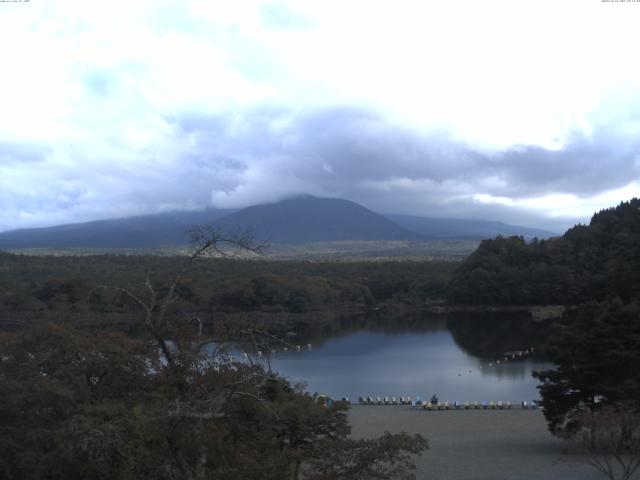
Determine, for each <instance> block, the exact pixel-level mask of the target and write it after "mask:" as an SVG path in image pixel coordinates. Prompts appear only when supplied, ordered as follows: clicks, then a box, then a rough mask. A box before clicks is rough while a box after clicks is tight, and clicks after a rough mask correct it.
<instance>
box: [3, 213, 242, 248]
mask: <svg viewBox="0 0 640 480" xmlns="http://www.w3.org/2000/svg"><path fill="white" fill-rule="evenodd" d="M229 212H230V210H221V209H214V208H210V209H207V210H204V211H194V212H171V213H161V214H156V215H143V216H137V217H128V218H119V219H111V220H97V221H93V222H84V223H74V224H68V225H58V226H55V227H47V228H28V229H21V230H12V231H9V232H4V233H0V249H17V248H68V247H85V248H86V247H97V248H109V247H111V248H153V247H160V246H166V245H184V244H186V243H188V241H189V238H188V236H187V234H186V233H185V230H186V229H188V228H189V227H191V226H193V225H200V224H210V223H212V222H215V221H216V220H217V219H219V218H220V217H222V216H224V215H227V214H228V213H229Z"/></svg>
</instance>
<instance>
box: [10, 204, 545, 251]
mask: <svg viewBox="0 0 640 480" xmlns="http://www.w3.org/2000/svg"><path fill="white" fill-rule="evenodd" d="M211 224H213V225H214V226H217V227H221V228H224V229H226V230H229V231H234V230H238V229H241V230H249V231H251V232H252V234H253V235H254V237H255V238H256V240H258V241H262V242H267V243H271V244H289V245H292V244H308V243H321V242H340V241H364V242H375V241H392V240H394V241H407V240H408V241H421V240H429V239H473V240H477V239H482V238H487V237H493V236H496V235H523V236H525V237H527V238H530V237H534V236H536V237H539V238H546V237H548V236H550V235H553V234H552V233H551V232H546V231H543V230H533V229H529V228H525V227H516V226H513V225H506V224H503V223H499V222H488V221H481V220H453V219H435V218H423V217H412V216H406V215H390V216H387V217H385V216H383V215H380V214H378V213H375V212H372V211H371V210H369V209H367V208H365V207H363V206H362V205H358V204H357V203H354V202H351V201H349V200H343V199H339V198H318V197H312V196H309V195H303V196H297V197H292V198H288V199H285V200H282V201H279V202H276V203H270V204H264V205H256V206H252V207H248V208H244V209H242V210H238V211H232V210H220V209H214V208H210V209H207V210H204V211H195V212H184V211H182V212H170V213H162V214H156V215H144V216H137V217H129V218H119V219H111V220H99V221H93V222H85V223H76V224H69V225H59V226H55V227H47V228H31V229H23V230H14V231H10V232H4V233H0V249H21V248H23V249H26V248H158V247H167V246H178V245H185V244H187V243H188V241H189V239H188V236H187V235H186V234H185V230H186V229H188V228H189V227H191V226H192V225H211Z"/></svg>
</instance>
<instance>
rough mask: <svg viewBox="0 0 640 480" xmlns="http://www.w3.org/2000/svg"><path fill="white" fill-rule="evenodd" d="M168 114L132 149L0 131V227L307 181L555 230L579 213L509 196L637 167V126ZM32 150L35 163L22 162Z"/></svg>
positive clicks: (621, 180) (254, 197)
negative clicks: (58, 145)
mask: <svg viewBox="0 0 640 480" xmlns="http://www.w3.org/2000/svg"><path fill="white" fill-rule="evenodd" d="M164 120H165V122H166V124H167V125H168V127H169V129H168V132H170V133H168V134H167V137H166V138H164V140H163V143H162V144H161V145H160V146H158V147H154V148H153V149H149V150H148V151H145V152H143V154H142V155H140V156H136V157H135V158H133V157H132V158H129V159H127V158H119V157H116V156H114V157H108V158H107V157H104V158H98V159H93V158H87V157H86V155H84V153H83V152H82V151H70V150H68V151H55V150H50V149H49V148H48V147H46V146H43V145H39V144H17V143H0V162H1V163H0V164H2V165H4V166H11V165H13V166H14V167H15V168H13V169H9V170H5V172H6V175H5V177H4V178H0V185H2V186H3V190H4V192H3V193H0V199H1V200H2V204H3V206H4V208H5V212H6V217H5V220H4V221H5V222H6V223H3V224H0V229H6V228H12V227H17V226H29V225H44V224H56V223H64V222H68V221H83V220H90V219H94V218H108V217H117V216H126V215H131V214H141V213H151V212H157V211H162V210H171V209H184V208H187V209H193V208H204V207H205V206H207V205H211V204H214V205H215V206H219V207H235V208H238V207H244V206H248V205H251V204H257V203H263V202H270V201H277V200H279V199H281V198H283V197H286V196H290V195H294V194H300V193H307V194H312V195H318V196H332V197H343V198H348V199H351V200H354V201H356V202H360V203H362V204H363V205H365V206H367V207H369V208H371V209H373V210H376V211H379V212H383V213H406V214H413V215H423V216H439V217H446V216H451V217H457V218H482V219H489V220H502V221H505V222H510V223H517V224H524V225H533V226H542V227H547V228H550V229H553V230H556V231H559V230H561V229H562V228H563V227H566V226H568V225H570V224H571V223H572V222H573V221H574V220H576V219H563V220H558V221H553V219H550V218H549V216H548V215H546V213H547V212H545V211H544V207H540V205H536V206H535V207H534V206H527V203H526V202H524V203H523V202H519V200H521V199H531V198H538V197H542V196H544V195H547V194H558V193H561V194H567V193H571V194H575V195H577V196H579V197H581V198H585V199H589V198H591V197H594V196H596V195H598V194H600V193H602V192H603V191H606V190H609V189H615V188H620V187H622V186H624V185H627V184H629V183H630V182H632V181H634V180H638V179H640V138H638V137H636V136H633V135H623V134H620V133H618V132H617V131H616V130H615V129H614V128H609V127H608V126H607V125H602V126H601V128H599V129H595V130H594V131H593V132H592V133H591V134H590V135H586V134H577V133H576V134H574V135H573V136H572V137H571V138H570V139H569V140H568V141H567V142H566V144H565V145H564V146H563V147H562V148H560V149H557V150H550V149H545V148H542V147H537V146H536V147H533V146H519V147H514V148H511V149H509V150H506V151H502V152H493V153H487V152H486V151H481V150H478V149H474V148H471V147H470V146H469V145H465V144H463V143H461V142H457V141H455V140H453V139H452V138H451V137H450V136H449V135H447V134H446V133H437V132H436V133H430V134H424V133H422V132H419V131H417V130H412V129H410V128H406V127H403V126H400V125H398V124H394V123H392V122H390V121H389V120H388V119H387V118H386V117H384V116H383V115H379V114H378V113H376V112H374V111H371V110H365V109H357V108H331V109H325V110H315V111H306V112H293V111H291V110H289V109H286V108H260V109H254V110H251V111H246V112H237V113H226V114H217V115H205V114H202V113H183V114H180V115H174V116H171V117H166V118H165V119H164ZM58 159H62V160H58ZM34 161H38V162H40V164H41V165H40V167H39V168H33V167H29V166H28V165H29V163H32V162H34ZM69 165H73V168H70V167H69ZM52 179H53V180H52ZM7 192H8V193H7ZM580 220H585V219H580Z"/></svg>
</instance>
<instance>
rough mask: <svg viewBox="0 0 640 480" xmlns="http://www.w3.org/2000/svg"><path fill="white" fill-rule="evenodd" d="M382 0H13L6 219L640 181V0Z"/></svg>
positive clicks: (497, 199)
mask: <svg viewBox="0 0 640 480" xmlns="http://www.w3.org/2000/svg"><path fill="white" fill-rule="evenodd" d="M223 3H227V4H228V2H223ZM370 3H371V2H367V4H364V3H362V4H361V3H359V2H353V3H351V2H349V3H348V4H347V5H345V4H344V2H341V3H339V4H338V3H333V2H302V1H301V2H262V1H258V0H256V1H248V2H238V4H237V5H236V4H234V5H233V6H232V5H231V4H228V5H223V4H222V3H220V4H211V2H204V1H203V2H199V1H195V2H189V4H188V5H186V4H184V3H183V2H174V1H168V0H167V1H157V2H154V1H141V2H137V3H136V4H135V5H133V6H132V5H128V6H127V8H126V9H125V10H126V15H125V14H123V10H122V9H119V8H116V7H114V6H113V5H111V4H109V5H107V4H102V5H97V4H93V3H92V4H91V5H88V4H87V2H73V1H70V2H63V3H59V4H58V3H56V4H37V5H36V4H35V3H27V4H17V3H16V4H6V5H3V6H2V9H3V12H2V13H3V15H2V16H0V40H2V43H1V45H2V47H0V48H1V50H0V60H1V61H2V62H3V66H4V68H3V78H2V80H0V82H2V85H1V86H2V88H0V103H1V104H2V105H3V109H2V111H1V112H0V209H2V212H3V215H2V216H1V217H0V230H6V229H11V228H18V227H26V226H39V225H52V224H58V223H63V222H74V221H84V220H90V219H96V218H108V217H114V216H124V215H132V214H141V213H150V212H157V211H164V210H171V209H185V208H186V209H194V208H202V207H204V206H207V205H215V206H219V207H243V206H247V205H251V204H255V203H261V202H268V201H276V200H278V199H280V198H283V197H285V196H288V195H292V194H298V193H309V194H315V195H320V196H335V197H344V198H349V199H352V200H354V201H357V202H360V203H362V204H364V205H365V206H367V207H369V208H372V209H374V210H377V211H381V212H385V213H408V214H416V215H424V216H454V217H475V218H484V219H496V220H503V221H508V222H512V223H520V224H525V225H533V226H543V227H547V228H552V229H557V230H560V229H561V228H564V227H566V226H568V225H570V224H571V223H572V222H574V221H577V220H584V219H586V218H588V216H589V215H590V213H591V212H592V211H593V210H596V209H599V208H602V207H604V206H607V205H611V204H616V203H618V202H619V201H620V200H623V199H627V198H629V197H631V196H634V195H640V67H638V66H637V64H636V63H635V62H630V61H629V58H631V55H633V54H634V52H635V47H634V45H635V43H634V42H635V25H636V24H637V22H636V21H635V20H637V19H638V17H640V9H638V8H636V9H635V10H631V9H630V7H629V6H628V5H624V6H623V7H620V8H618V9H617V10H616V9H615V8H616V7H615V6H614V4H607V3H602V4H600V3H598V4H595V3H594V4H593V5H586V3H585V2H573V1H568V2H566V4H565V3H564V2H563V4H562V5H558V4H557V2H549V3H547V2H545V1H542V2H538V3H536V4H535V5H533V4H530V5H526V6H525V5H520V6H519V7H518V8H515V7H514V6H513V3H514V2H503V1H499V0H490V1H487V2H482V7H480V6H479V4H478V2H464V1H463V2H461V3H460V4H458V6H457V7H456V9H452V8H450V7H448V6H447V5H446V2H437V3H436V2H434V3H433V4H432V3H429V2H409V1H407V2H402V1H401V2H399V3H398V2H394V3H391V2H375V5H371V4H370ZM552 3H553V5H552ZM577 8H579V9H581V12H582V13H581V15H582V16H581V18H582V19H583V21H582V22H581V23H579V24H577V23H576V22H574V21H573V20H574V19H575V12H576V9H577ZM621 8H625V9H626V10H624V11H623V10H622V9H621ZM461 12H464V14H461ZM338 13H340V14H339V15H338ZM534 20H535V21H534ZM536 22H537V23H536ZM541 24H544V25H545V32H546V33H545V35H543V36H541V34H540V30H539V28H538V26H539V25H541ZM593 31H599V32H601V33H602V35H606V37H607V38H608V39H609V42H608V43H609V44H611V43H612V42H613V43H615V44H616V45H617V46H616V48H615V49H611V48H609V47H607V46H606V45H605V44H604V43H603V42H602V39H601V38H599V37H597V36H596V37H595V38H594V36H593ZM15 45H20V48H19V49H18V48H15V47H13V46H15Z"/></svg>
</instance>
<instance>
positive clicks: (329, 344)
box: [271, 318, 552, 402]
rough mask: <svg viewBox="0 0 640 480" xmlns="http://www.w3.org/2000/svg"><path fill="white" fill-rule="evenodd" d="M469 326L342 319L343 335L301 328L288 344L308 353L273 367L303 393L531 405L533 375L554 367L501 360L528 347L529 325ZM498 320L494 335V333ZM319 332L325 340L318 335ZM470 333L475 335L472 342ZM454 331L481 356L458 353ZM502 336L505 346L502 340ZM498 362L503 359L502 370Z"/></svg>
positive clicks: (280, 356)
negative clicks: (305, 388) (300, 384)
mask: <svg viewBox="0 0 640 480" xmlns="http://www.w3.org/2000/svg"><path fill="white" fill-rule="evenodd" d="M467 320H468V319H464V318H463V319H458V318H450V319H449V321H448V322H446V321H442V320H440V321H432V320H425V319H424V318H423V319H415V318H413V319H410V320H408V321H407V320H406V319H405V321H404V322H403V321H400V322H399V321H398V320H397V319H396V320H395V321H393V322H381V321H379V320H371V319H366V318H358V319H352V320H351V321H347V320H345V321H344V323H346V324H345V325H342V326H343V327H344V328H342V329H340V328H337V327H336V325H335V324H333V325H330V326H327V325H325V326H322V327H317V326H316V327H313V326H301V327H300V328H299V329H298V334H297V338H296V339H295V340H294V341H296V342H299V344H301V345H306V344H307V343H311V344H312V348H311V349H310V350H308V349H305V348H303V349H302V351H300V352H296V351H289V352H280V353H277V354H276V355H275V356H273V357H272V358H271V366H272V368H273V369H274V370H276V371H278V372H279V373H280V374H282V375H284V376H286V377H288V378H289V379H291V380H292V381H305V382H307V385H308V390H309V391H311V392H319V393H324V394H328V395H330V396H331V397H334V398H340V397H343V396H348V397H350V398H352V400H353V399H357V397H358V396H369V395H370V396H378V395H379V396H396V397H398V396H401V395H403V396H406V395H410V396H412V397H413V398H415V397H416V395H420V398H421V399H425V398H427V399H428V398H430V397H431V395H433V394H435V395H437V396H438V397H439V398H440V399H441V400H442V401H458V402H464V401H480V402H482V401H490V400H502V401H511V402H521V401H522V400H526V401H527V402H530V401H531V400H532V399H537V398H538V397H539V395H538V392H537V389H536V385H537V381H536V380H535V379H534V378H532V376H531V372H532V371H533V370H545V369H547V368H550V367H551V366H552V365H551V364H549V363H545V362H541V361H539V360H536V359H532V358H524V359H517V360H510V361H508V362H504V355H503V354H504V352H506V351H509V350H511V349H514V350H515V349H520V348H521V347H522V346H523V345H524V344H525V343H526V342H527V341H531V338H532V337H531V336H530V335H526V336H525V335H518V334H517V333H518V329H519V328H524V330H525V332H526V330H527V329H530V328H531V325H527V323H526V321H524V320H522V319H513V320H512V325H511V327H512V328H509V325H508V323H510V322H511V321H508V320H505V319H504V318H498V319H495V318H484V319H482V320H480V321H478V323H475V326H472V327H470V324H469V323H467ZM496 321H498V322H499V325H500V326H501V327H500V328H495V327H496V326H495V325H494V322H496ZM459 322H462V323H461V324H460V323H459ZM505 322H507V323H505ZM447 325H449V327H450V328H447ZM534 327H535V326H534ZM323 329H324V333H326V334H328V335H323ZM474 329H476V330H478V331H477V332H476V334H475V336H474V335H473V334H472V333H473V332H472V331H473V330H474ZM540 329H541V327H538V328H537V330H538V331H539V330H540ZM452 331H453V332H457V335H456V337H458V338H457V340H458V341H460V338H462V339H464V340H463V341H465V342H467V343H468V342H469V341H471V343H472V344H473V343H474V342H473V338H475V340H476V341H477V343H478V344H479V345H480V346H481V347H482V348H480V353H479V354H477V355H472V354H471V352H474V348H473V345H471V348H461V346H460V345H459V343H457V341H456V339H454V335H453V334H452ZM529 333H530V332H529ZM501 335H502V336H505V335H506V338H507V339H506V340H504V339H503V340H504V341H503V340H501V338H500V336H501ZM489 339H490V340H491V341H489ZM467 347H469V345H467ZM491 348H494V349H496V351H495V352H491V351H490V349H491ZM476 350H477V349H476ZM492 355H493V356H494V357H495V359H494V358H492ZM497 359H501V360H502V361H501V363H500V364H497V363H496V360H497ZM490 363H491V364H492V365H491V366H489V364H490Z"/></svg>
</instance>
